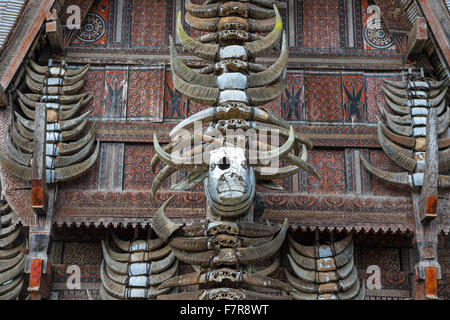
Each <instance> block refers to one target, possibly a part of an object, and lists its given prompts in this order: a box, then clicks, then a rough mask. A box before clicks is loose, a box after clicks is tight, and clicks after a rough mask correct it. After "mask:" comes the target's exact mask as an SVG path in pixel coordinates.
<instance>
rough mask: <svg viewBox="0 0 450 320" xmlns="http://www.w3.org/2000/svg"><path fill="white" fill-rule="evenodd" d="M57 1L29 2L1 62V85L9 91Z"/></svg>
mask: <svg viewBox="0 0 450 320" xmlns="http://www.w3.org/2000/svg"><path fill="white" fill-rule="evenodd" d="M54 2H55V0H29V1H28V5H27V7H26V8H25V10H24V12H23V14H22V18H21V19H20V20H19V22H18V24H17V27H16V29H15V32H14V34H13V37H12V38H11V39H12V40H11V42H10V43H9V45H8V48H6V49H5V51H4V52H3V56H2V59H1V61H0V70H1V73H0V76H1V80H0V85H1V86H2V87H3V88H5V89H7V88H8V87H9V84H10V82H11V80H12V79H13V78H14V75H15V74H16V72H17V71H18V70H19V67H20V65H21V64H22V61H23V59H24V58H25V56H26V54H27V53H28V50H29V49H30V47H31V46H32V43H33V42H34V40H35V38H36V36H37V35H38V34H39V32H40V30H42V29H41V27H42V24H43V23H44V21H45V13H46V12H48V11H49V10H50V8H51V7H52V6H53V4H54Z"/></svg>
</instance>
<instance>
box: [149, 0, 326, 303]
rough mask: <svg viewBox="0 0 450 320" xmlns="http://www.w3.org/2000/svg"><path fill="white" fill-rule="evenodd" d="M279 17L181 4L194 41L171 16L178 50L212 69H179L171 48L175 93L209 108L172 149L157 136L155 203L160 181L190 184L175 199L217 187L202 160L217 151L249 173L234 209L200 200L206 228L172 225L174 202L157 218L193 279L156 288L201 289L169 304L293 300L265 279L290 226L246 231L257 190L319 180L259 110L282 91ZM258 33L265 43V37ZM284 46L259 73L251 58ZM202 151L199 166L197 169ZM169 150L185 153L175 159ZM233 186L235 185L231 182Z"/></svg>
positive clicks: (282, 129)
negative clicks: (237, 158) (273, 142)
mask: <svg viewBox="0 0 450 320" xmlns="http://www.w3.org/2000/svg"><path fill="white" fill-rule="evenodd" d="M278 7H283V8H285V7H286V4H285V3H284V2H280V1H271V0H269V1H265V0H264V1H261V0H251V1H207V2H205V3H204V4H194V3H192V2H191V1H185V9H186V16H185V21H186V23H187V24H188V25H189V26H190V27H192V28H194V29H197V30H200V31H203V32H206V34H204V35H202V36H201V37H198V38H196V39H194V38H191V37H190V36H189V35H188V34H187V33H186V32H185V30H184V29H183V23H182V19H181V13H179V14H178V16H177V21H176V31H177V37H178V39H179V42H180V43H181V46H182V47H183V49H184V50H185V51H187V52H188V53H190V54H192V55H194V56H197V57H199V58H201V59H204V60H206V61H207V62H208V63H209V66H207V67H205V68H203V69H201V70H194V69H192V68H190V67H189V66H188V65H187V64H185V63H184V62H183V61H182V60H181V59H180V57H179V56H178V53H177V51H176V48H175V43H174V41H173V40H172V38H170V54H171V71H172V77H173V83H174V86H175V88H176V89H177V90H178V91H179V92H180V93H182V94H183V95H184V96H186V97H188V98H189V99H192V100H194V101H197V102H200V103H203V104H206V105H209V106H211V107H210V108H209V109H206V110H204V111H202V112H199V113H197V114H194V115H192V116H191V117H189V118H187V119H184V120H183V121H181V122H180V123H179V124H178V125H177V126H176V127H175V128H174V129H173V130H172V131H171V132H170V134H169V137H170V138H171V141H170V143H169V144H168V145H166V146H165V147H161V146H160V144H159V142H158V139H157V137H156V135H155V137H154V145H155V151H156V155H155V157H154V158H153V160H152V169H153V170H155V169H156V167H157V166H158V164H159V163H161V162H163V163H165V164H166V167H165V168H164V169H162V170H161V171H160V173H159V174H158V176H157V177H156V179H155V184H154V185H153V187H152V193H153V196H154V195H155V193H156V192H157V190H158V187H159V186H160V185H161V184H162V183H163V182H164V180H166V179H167V178H168V177H169V176H170V175H171V174H173V173H174V172H176V171H177V170H179V169H184V170H187V171H188V172H189V174H188V176H187V178H186V179H185V180H184V181H182V182H181V183H179V184H177V185H176V186H174V189H176V190H184V189H186V188H191V187H194V186H195V185H196V184H198V183H201V182H203V181H205V183H206V184H209V185H214V184H213V183H210V182H211V179H216V178H212V170H214V168H215V165H216V164H215V163H214V164H210V163H209V160H206V159H209V156H210V154H211V151H213V150H217V149H221V150H226V151H224V152H232V149H233V148H234V149H236V148H237V149H244V151H245V158H244V164H243V166H244V168H246V169H245V170H247V171H248V172H249V177H250V178H248V180H249V181H250V184H249V185H248V186H247V187H246V192H247V195H246V196H244V197H243V198H245V199H240V200H239V201H240V202H239V203H237V204H236V202H235V200H229V199H228V200H220V201H218V200H217V198H216V197H215V196H213V195H212V193H208V192H207V191H209V190H206V191H205V192H207V195H208V196H207V205H208V208H209V211H208V212H209V213H208V222H206V223H200V224H194V225H181V224H175V223H173V222H171V221H170V220H169V219H168V218H167V217H166V216H165V214H164V210H165V208H166V206H167V205H168V204H169V202H170V201H171V199H172V198H171V199H168V200H167V201H166V202H165V203H164V204H163V206H162V207H161V208H160V209H159V210H158V212H157V213H156V214H155V216H154V217H153V229H154V231H155V233H156V234H157V235H158V236H159V237H160V238H162V239H163V240H164V241H166V242H167V244H168V245H169V246H170V247H171V248H172V250H173V253H174V254H175V255H176V257H177V258H178V259H179V260H180V261H182V262H184V263H187V264H190V265H192V266H194V267H195V268H196V270H198V271H199V273H198V274H187V275H180V276H178V277H177V278H176V279H172V280H168V281H166V282H164V283H162V284H161V285H160V286H159V288H160V289H162V288H172V287H180V288H184V287H186V286H191V285H197V286H198V288H199V289H200V290H199V291H194V292H185V293H183V292H180V293H179V294H177V295H175V296H173V295H170V294H166V295H163V296H160V297H159V298H160V299H173V298H176V299H270V298H271V297H272V296H270V295H267V294H266V293H267V290H275V291H278V292H280V291H281V292H282V294H281V297H282V298H287V299H290V298H292V297H291V296H289V295H288V294H287V292H289V291H292V290H293V288H291V286H290V285H288V284H280V283H278V282H277V281H275V280H273V279H270V278H267V275H269V274H270V273H271V272H273V271H275V269H276V268H277V267H278V265H279V260H278V258H277V255H278V251H279V249H280V247H281V246H282V244H283V242H284V239H285V236H286V232H287V228H288V223H287V220H286V221H285V222H284V223H283V225H282V226H276V227H274V226H268V225H263V224H258V223H254V222H252V221H251V219H252V218H251V215H250V214H249V213H250V212H251V210H252V207H253V206H252V205H253V202H254V198H255V190H256V186H255V184H256V183H259V184H261V185H263V186H265V187H267V188H272V189H277V190H280V188H281V187H279V186H277V185H276V184H275V183H273V180H275V179H279V178H281V177H288V176H290V175H293V174H295V173H297V172H298V171H299V170H306V171H307V172H310V173H311V174H314V175H317V173H316V172H315V170H314V168H313V167H312V166H311V165H309V164H308V163H307V152H308V149H309V150H311V149H312V142H311V141H310V140H309V139H307V138H304V137H301V136H300V135H298V134H296V133H295V132H294V130H293V128H292V127H291V126H290V125H289V124H288V123H287V122H286V121H285V120H283V119H281V118H280V117H279V116H277V115H275V114H273V113H272V112H271V111H269V110H267V109H265V108H264V107H261V106H262V105H264V104H266V103H268V102H270V101H272V100H274V99H275V98H277V97H278V96H280V95H281V94H282V92H283V90H284V84H285V72H286V65H287V61H288V56H289V48H288V43H287V37H286V34H285V32H284V30H283V23H282V18H281V16H280V13H279V11H278ZM263 32H264V33H267V34H266V35H264V36H262V35H261V34H260V33H263ZM280 42H281V52H280V55H279V57H278V58H277V59H276V61H275V62H274V63H273V64H272V65H271V66H269V67H265V66H262V65H259V64H257V63H255V58H256V57H258V56H261V55H264V54H266V53H268V52H269V51H270V50H272V49H273V48H275V47H277V46H278V43H280ZM199 124H200V127H201V130H200V132H198V130H197V129H198V125H199ZM194 129H195V130H194ZM230 130H234V132H239V133H235V135H234V137H235V138H236V139H235V140H237V143H236V141H235V140H233V141H231V142H230V141H228V139H225V138H223V137H225V135H226V134H227V133H229V132H230ZM261 133H262V134H264V133H267V135H268V136H269V137H271V139H272V138H274V137H276V136H281V137H282V139H285V143H284V144H282V145H281V146H279V147H278V146H275V147H274V146H270V145H268V144H267V143H263V142H261V141H257V139H258V138H256V139H255V137H254V136H253V134H256V135H259V134H261ZM239 139H240V140H242V141H243V143H242V144H241V143H239ZM225 140H227V141H225ZM186 142H189V145H191V144H192V143H194V145H195V148H192V149H191V150H188V151H186V149H183V148H180V146H182V145H185V144H186ZM255 143H256V144H255ZM252 144H253V145H256V147H257V150H258V152H256V155H255V154H252V152H251V150H250V145H252ZM227 148H228V149H227ZM198 149H199V150H200V153H201V154H202V156H203V158H202V159H200V160H199V159H198V155H199V153H198V152H197V151H198ZM174 150H181V152H180V153H177V154H176V156H175V153H174ZM216 154H217V153H216ZM236 154H239V152H236ZM211 155H212V154H211ZM233 159H234V158H233ZM272 160H280V161H279V162H278V163H279V164H281V163H282V162H281V160H283V161H284V162H286V163H287V166H281V168H280V167H277V168H271V169H274V170H264V169H265V167H267V165H268V163H269V162H271V161H272ZM284 162H283V165H284V164H285V163H284ZM278 166H279V165H278ZM217 179H218V178H217ZM208 181H209V182H208ZM234 181H236V185H237V184H239V181H238V180H237V178H236V180H234ZM241 181H243V180H241ZM205 188H207V187H206V186H205ZM244 269H247V270H248V271H243V270H244ZM264 290H266V291H264Z"/></svg>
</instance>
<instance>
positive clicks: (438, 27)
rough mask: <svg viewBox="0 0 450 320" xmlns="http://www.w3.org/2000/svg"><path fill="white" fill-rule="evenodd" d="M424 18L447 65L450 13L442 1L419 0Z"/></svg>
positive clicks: (449, 40) (449, 45)
mask: <svg viewBox="0 0 450 320" xmlns="http://www.w3.org/2000/svg"><path fill="white" fill-rule="evenodd" d="M418 2H419V4H420V7H421V9H422V12H423V14H424V15H425V18H426V19H427V21H428V25H429V26H430V29H431V31H432V32H433V35H434V37H435V38H436V41H437V43H438V45H439V47H440V49H441V51H442V53H443V56H444V59H445V61H446V62H447V65H450V30H449V28H448V26H449V25H450V15H449V13H448V10H447V8H446V7H445V3H444V1H437V0H419V1H418Z"/></svg>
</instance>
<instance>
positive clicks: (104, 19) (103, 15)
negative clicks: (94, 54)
mask: <svg viewBox="0 0 450 320" xmlns="http://www.w3.org/2000/svg"><path fill="white" fill-rule="evenodd" d="M83 2H84V1H83ZM96 2H97V1H96ZM108 15H109V0H100V1H98V3H97V6H96V7H95V6H92V7H91V10H89V13H88V15H87V17H86V18H85V20H84V21H83V23H82V25H81V30H79V32H78V34H77V37H75V38H74V39H73V41H72V43H74V44H86V43H87V44H89V45H106V42H107V38H108V32H107V29H108V27H107V24H108ZM93 40H96V41H93Z"/></svg>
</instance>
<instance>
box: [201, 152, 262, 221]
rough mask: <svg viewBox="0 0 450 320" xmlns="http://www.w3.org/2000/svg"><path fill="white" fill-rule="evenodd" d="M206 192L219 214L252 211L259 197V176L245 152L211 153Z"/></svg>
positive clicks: (210, 202)
mask: <svg viewBox="0 0 450 320" xmlns="http://www.w3.org/2000/svg"><path fill="white" fill-rule="evenodd" d="M205 192H206V196H207V198H208V203H209V204H210V206H211V207H212V208H213V210H214V211H216V213H217V211H219V212H221V211H225V212H229V215H234V214H240V213H242V212H244V211H245V210H244V209H248V208H249V207H250V205H251V202H252V201H253V198H254V195H255V173H254V170H253V168H250V167H249V166H248V164H247V159H246V157H245V150H244V149H242V148H233V147H223V148H219V149H215V150H213V151H212V152H211V154H210V161H209V174H208V177H207V178H206V179H205ZM215 209H217V210H215Z"/></svg>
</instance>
